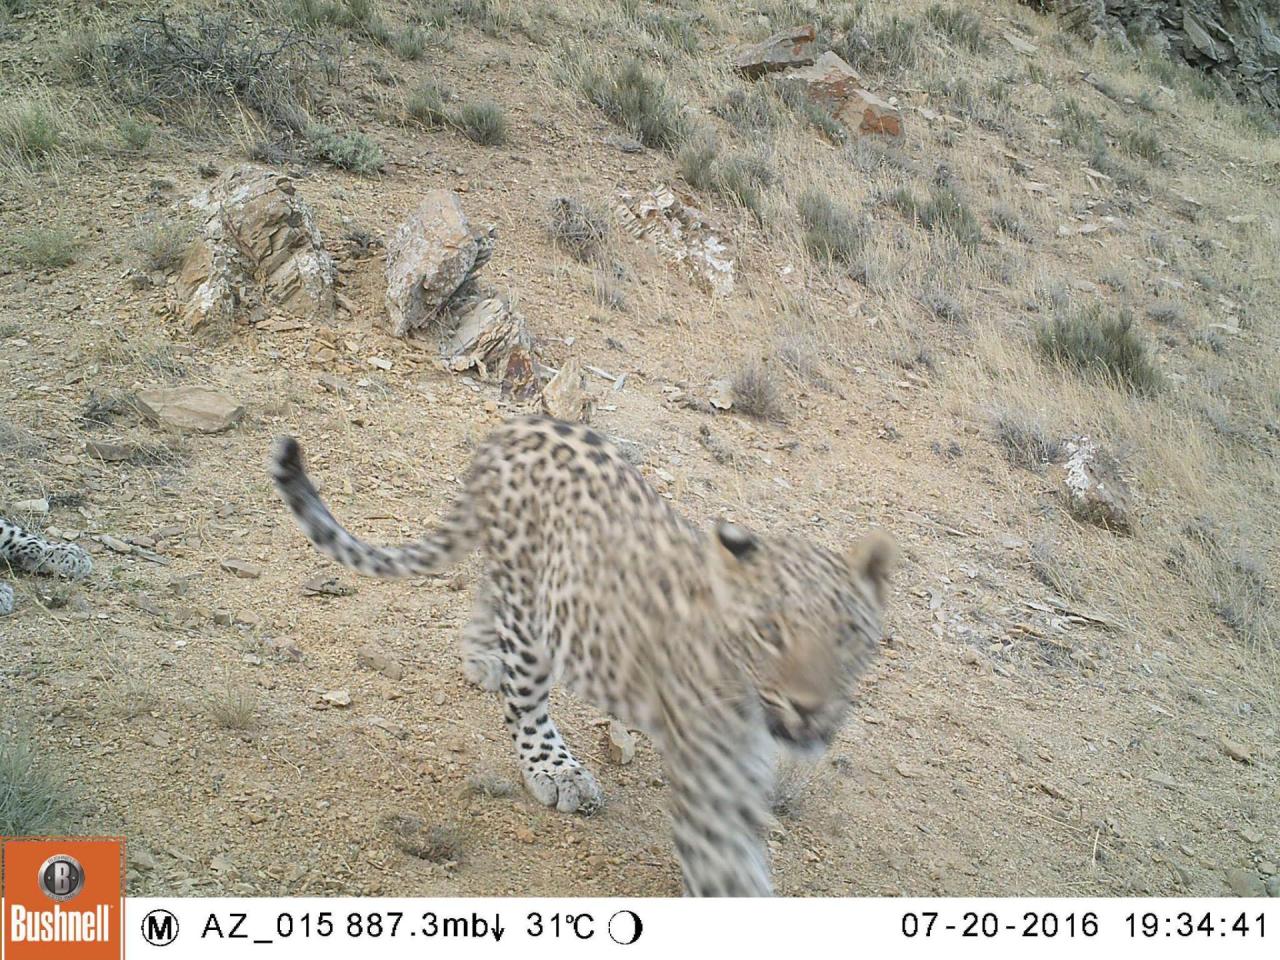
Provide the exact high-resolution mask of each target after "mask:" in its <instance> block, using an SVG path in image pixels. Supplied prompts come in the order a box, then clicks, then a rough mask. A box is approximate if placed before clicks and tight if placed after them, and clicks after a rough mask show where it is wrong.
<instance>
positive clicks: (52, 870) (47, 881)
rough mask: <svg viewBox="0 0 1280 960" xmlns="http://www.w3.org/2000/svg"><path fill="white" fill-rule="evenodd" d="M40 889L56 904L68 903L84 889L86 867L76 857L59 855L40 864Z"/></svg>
mask: <svg viewBox="0 0 1280 960" xmlns="http://www.w3.org/2000/svg"><path fill="white" fill-rule="evenodd" d="M39 882H40V889H41V890H42V891H43V892H44V895H45V896H46V897H48V898H49V899H50V900H53V901H55V902H56V903H66V902H67V901H68V900H71V899H72V898H74V897H75V896H76V895H77V894H79V893H80V891H81V890H83V889H84V867H82V866H80V861H79V860H77V859H76V858H75V857H71V856H68V855H67V854H65V853H58V854H55V855H54V856H52V857H50V858H49V859H48V860H46V861H45V862H44V863H42V864H40V881H39Z"/></svg>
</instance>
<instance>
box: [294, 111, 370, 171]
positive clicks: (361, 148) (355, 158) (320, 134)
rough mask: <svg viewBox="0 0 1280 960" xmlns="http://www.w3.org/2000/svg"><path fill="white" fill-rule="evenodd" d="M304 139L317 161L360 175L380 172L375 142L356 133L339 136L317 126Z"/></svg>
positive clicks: (309, 130)
mask: <svg viewBox="0 0 1280 960" xmlns="http://www.w3.org/2000/svg"><path fill="white" fill-rule="evenodd" d="M307 140H308V141H309V142H310V145H311V151H312V154H313V155H314V156H315V157H316V158H317V159H319V160H323V161H324V162H326V163H331V164H333V165H334V166H335V167H341V168H342V169H343V170H350V171H351V172H352V173H358V174H361V175H369V174H374V173H377V172H378V171H380V170H381V169H382V159H383V158H382V148H381V147H380V146H378V143H377V141H376V140H373V139H372V138H370V137H368V136H366V135H365V134H363V133H360V132H358V131H357V132H355V133H348V134H339V133H338V132H337V131H335V130H333V129H332V128H331V127H326V126H324V125H323V124H319V123H316V124H312V125H311V126H310V127H308V128H307Z"/></svg>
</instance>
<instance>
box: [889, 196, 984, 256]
mask: <svg viewBox="0 0 1280 960" xmlns="http://www.w3.org/2000/svg"><path fill="white" fill-rule="evenodd" d="M888 201H889V204H890V205H891V206H893V207H894V208H896V209H897V210H898V211H899V212H900V213H902V214H903V215H904V216H906V217H909V218H911V219H913V220H917V221H919V223H920V225H921V226H923V227H924V228H925V229H926V230H929V231H930V232H937V231H939V230H946V231H948V232H950V233H951V234H952V235H953V236H954V237H955V238H956V240H957V241H959V243H960V245H961V246H962V247H964V248H966V249H968V250H972V249H973V248H974V247H976V246H977V245H978V243H979V242H980V241H981V240H982V227H981V226H980V225H979V223H978V218H977V217H976V216H974V213H973V211H972V210H971V209H969V206H968V204H966V203H965V202H964V201H963V200H962V199H961V198H960V195H959V194H958V193H956V191H955V189H954V188H953V187H950V186H947V185H946V184H940V183H934V184H931V185H930V187H929V193H928V195H927V196H926V197H925V198H924V199H923V200H921V199H920V198H919V197H917V196H916V195H915V194H914V193H912V192H911V191H910V190H909V189H907V188H906V187H899V188H897V189H896V190H894V191H893V192H892V193H891V194H889V197H888Z"/></svg>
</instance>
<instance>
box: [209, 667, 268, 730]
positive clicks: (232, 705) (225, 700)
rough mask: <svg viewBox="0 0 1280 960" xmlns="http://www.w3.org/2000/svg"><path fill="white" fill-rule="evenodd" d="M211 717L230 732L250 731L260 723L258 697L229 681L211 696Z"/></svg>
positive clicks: (253, 692)
mask: <svg viewBox="0 0 1280 960" xmlns="http://www.w3.org/2000/svg"><path fill="white" fill-rule="evenodd" d="M208 708H209V715H210V716H211V717H212V718H213V719H214V721H215V722H216V723H217V724H218V726H220V727H225V728H226V729H228V730H249V729H251V728H252V727H253V726H254V725H255V724H256V723H257V722H258V695H257V693H256V692H255V691H254V690H252V689H251V688H249V687H245V686H241V685H239V684H234V683H232V682H231V681H230V680H229V679H227V680H226V681H225V682H224V683H223V685H222V686H220V687H219V688H218V689H216V690H214V691H212V692H211V693H210V695H209V702H208Z"/></svg>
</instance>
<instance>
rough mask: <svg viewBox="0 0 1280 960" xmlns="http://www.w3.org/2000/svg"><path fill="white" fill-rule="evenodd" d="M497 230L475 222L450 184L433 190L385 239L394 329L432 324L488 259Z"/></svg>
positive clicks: (406, 331)
mask: <svg viewBox="0 0 1280 960" xmlns="http://www.w3.org/2000/svg"><path fill="white" fill-rule="evenodd" d="M496 232H497V231H496V230H495V229H494V228H493V227H489V228H488V229H487V230H480V229H478V228H476V227H473V226H472V225H471V222H470V221H469V220H468V219H467V215H466V214H465V213H463V211H462V201H461V199H460V198H459V197H458V195H457V194H456V193H454V192H452V191H450V190H432V191H431V192H429V193H428V194H427V195H426V196H425V197H424V198H423V200H422V203H420V204H419V205H418V209H416V210H414V211H413V213H411V214H410V215H409V217H408V219H407V220H405V222H404V223H402V224H401V225H400V226H399V227H398V228H397V229H396V232H395V234H394V235H393V236H392V237H391V240H390V241H389V242H388V243H387V293H386V304H387V320H388V327H389V329H390V331H391V333H392V334H394V335H395V336H397V337H403V336H407V335H408V334H409V332H410V331H412V330H417V329H420V328H422V327H426V326H429V325H431V324H432V323H433V322H434V321H435V320H436V319H437V318H438V317H439V316H440V315H441V314H442V313H443V312H444V311H445V309H446V308H447V307H448V305H449V302H450V301H451V300H453V299H454V297H455V296H456V295H457V294H458V293H459V291H460V290H461V289H462V288H464V287H466V286H467V285H468V284H469V283H470V281H471V280H472V278H473V277H474V276H475V275H476V273H477V272H478V271H479V270H480V268H481V267H483V266H484V265H485V264H486V263H488V262H489V257H490V256H491V255H492V253H493V242H494V237H495V235H496Z"/></svg>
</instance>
